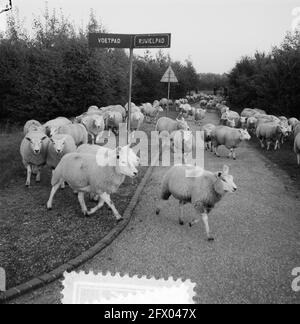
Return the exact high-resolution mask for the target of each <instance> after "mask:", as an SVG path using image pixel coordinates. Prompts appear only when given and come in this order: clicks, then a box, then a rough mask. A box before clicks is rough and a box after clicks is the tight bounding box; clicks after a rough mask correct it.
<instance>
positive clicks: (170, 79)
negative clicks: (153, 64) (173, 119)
mask: <svg viewBox="0 0 300 324" xmlns="http://www.w3.org/2000/svg"><path fill="white" fill-rule="evenodd" d="M160 82H166V83H168V113H169V101H170V91H171V83H178V79H177V78H176V75H175V73H174V71H173V69H172V67H171V65H170V66H169V67H168V69H167V71H166V72H165V74H164V75H163V77H162V79H161V80H160Z"/></svg>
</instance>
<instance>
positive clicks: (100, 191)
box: [47, 146, 138, 221]
mask: <svg viewBox="0 0 300 324" xmlns="http://www.w3.org/2000/svg"><path fill="white" fill-rule="evenodd" d="M130 150H131V149H130V148H129V146H125V147H123V148H117V149H115V150H107V153H105V154H104V157H103V154H102V153H100V154H99V156H98V154H97V155H96V156H95V155H93V154H81V153H70V154H67V155H65V156H64V157H63V158H62V160H61V161H60V163H59V164H58V166H57V168H56V169H55V171H54V172H53V177H52V181H51V184H52V190H51V194H50V197H49V200H48V203H47V208H48V210H51V209H52V204H53V198H54V196H55V194H56V192H57V191H58V189H59V188H60V186H61V185H62V183H63V182H67V183H68V184H69V185H70V187H71V188H72V189H73V190H74V191H75V192H78V200H79V203H80V206H81V209H82V212H83V214H84V215H85V216H87V215H92V214H94V213H95V212H96V211H97V210H99V209H100V208H102V206H103V205H104V203H107V205H108V206H109V207H110V208H111V209H112V211H113V213H114V215H115V217H116V219H117V220H118V221H119V220H121V219H122V216H121V215H120V214H119V212H118V211H117V209H116V208H115V206H114V204H113V203H112V201H111V199H110V195H111V194H113V193H116V192H117V191H118V189H119V187H120V185H121V184H122V183H123V182H124V180H125V178H126V176H129V177H134V176H136V175H137V174H138V170H137V169H136V166H135V165H134V162H135V161H133V160H132V159H131V158H129V157H130V156H131V155H130V154H129V151H130ZM133 154H134V153H133ZM135 157H136V155H135ZM85 193H93V194H96V195H98V196H99V197H100V199H99V203H98V205H97V206H96V207H95V208H93V209H91V210H90V211H88V209H87V207H86V204H85V200H84V194H85Z"/></svg>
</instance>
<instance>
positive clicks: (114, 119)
mask: <svg viewBox="0 0 300 324" xmlns="http://www.w3.org/2000/svg"><path fill="white" fill-rule="evenodd" d="M104 119H105V127H106V129H108V130H112V131H113V133H114V134H116V135H118V133H119V127H120V124H122V123H123V117H122V114H121V113H120V112H118V111H108V112H107V113H106V114H105V117H104Z"/></svg>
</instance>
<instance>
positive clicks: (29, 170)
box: [26, 165, 32, 187]
mask: <svg viewBox="0 0 300 324" xmlns="http://www.w3.org/2000/svg"><path fill="white" fill-rule="evenodd" d="M31 174H32V170H31V166H30V165H27V180H26V187H30V179H31Z"/></svg>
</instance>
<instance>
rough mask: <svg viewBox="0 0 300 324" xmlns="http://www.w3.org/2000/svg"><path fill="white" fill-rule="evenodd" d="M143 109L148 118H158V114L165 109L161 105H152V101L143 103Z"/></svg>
mask: <svg viewBox="0 0 300 324" xmlns="http://www.w3.org/2000/svg"><path fill="white" fill-rule="evenodd" d="M141 111H142V113H143V114H144V115H145V116H146V117H147V119H148V120H149V119H151V118H154V119H155V120H156V119H157V118H158V115H159V114H160V113H161V112H163V111H164V110H163V109H162V107H161V106H152V105H151V104H150V103H148V104H143V105H142V107H141Z"/></svg>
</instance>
